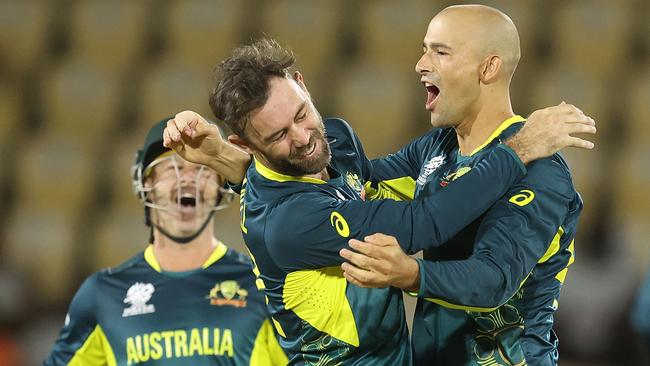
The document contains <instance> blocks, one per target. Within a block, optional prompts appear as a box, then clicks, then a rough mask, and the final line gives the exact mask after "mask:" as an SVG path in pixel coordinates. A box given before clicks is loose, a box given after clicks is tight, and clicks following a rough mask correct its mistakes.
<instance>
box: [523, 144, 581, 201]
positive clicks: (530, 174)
mask: <svg viewBox="0 0 650 366" xmlns="http://www.w3.org/2000/svg"><path fill="white" fill-rule="evenodd" d="M526 170H527V173H526V175H525V176H524V178H523V179H522V181H521V183H522V184H524V185H531V186H538V187H546V188H548V189H553V190H556V191H559V192H565V193H566V194H572V193H573V192H574V191H575V187H574V184H573V180H572V178H571V172H570V170H569V167H568V165H567V163H566V161H565V160H564V159H563V158H562V156H561V155H560V154H557V153H556V154H554V155H552V156H550V157H547V158H543V159H538V160H535V161H533V162H531V163H529V164H528V165H526Z"/></svg>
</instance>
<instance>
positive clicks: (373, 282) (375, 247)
mask: <svg viewBox="0 0 650 366" xmlns="http://www.w3.org/2000/svg"><path fill="white" fill-rule="evenodd" d="M349 243H350V247H351V248H352V249H354V251H352V250H349V249H341V251H340V252H339V254H340V255H341V257H343V258H345V259H346V260H347V262H345V263H343V264H342V265H341V268H342V269H343V276H345V278H346V279H347V280H348V281H349V282H351V283H353V284H355V285H357V286H361V287H372V288H379V287H388V286H393V287H398V288H401V289H404V290H408V291H418V290H419V287H420V269H419V267H418V264H417V261H416V260H415V259H413V258H411V257H409V256H408V255H407V254H406V253H404V251H403V250H402V248H401V247H400V246H399V243H398V242H397V239H395V238H394V237H392V236H389V235H384V234H379V233H377V234H373V235H370V236H366V237H365V238H364V241H360V240H356V239H351V240H350V241H349Z"/></svg>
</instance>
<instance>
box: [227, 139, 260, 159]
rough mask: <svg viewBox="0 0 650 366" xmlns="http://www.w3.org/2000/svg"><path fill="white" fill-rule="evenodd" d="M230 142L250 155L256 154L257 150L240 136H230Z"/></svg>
mask: <svg viewBox="0 0 650 366" xmlns="http://www.w3.org/2000/svg"><path fill="white" fill-rule="evenodd" d="M228 142H230V143H231V144H233V145H235V146H237V147H239V148H240V149H242V150H244V152H246V153H247V154H249V155H253V154H255V152H256V151H257V150H255V148H254V147H253V145H251V144H250V143H249V142H248V141H246V140H245V139H243V138H241V137H240V136H239V135H236V134H232V135H229V136H228Z"/></svg>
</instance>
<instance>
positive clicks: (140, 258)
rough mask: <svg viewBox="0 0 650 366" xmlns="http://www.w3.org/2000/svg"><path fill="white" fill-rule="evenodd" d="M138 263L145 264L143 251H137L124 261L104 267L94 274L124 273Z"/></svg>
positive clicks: (107, 275) (138, 264) (100, 275)
mask: <svg viewBox="0 0 650 366" xmlns="http://www.w3.org/2000/svg"><path fill="white" fill-rule="evenodd" d="M140 265H146V261H145V259H144V251H142V252H139V253H138V254H136V255H134V256H133V257H131V258H129V259H127V260H126V261H124V262H122V263H121V264H119V265H117V266H114V267H108V268H104V269H102V270H100V271H98V272H97V273H96V275H97V276H98V277H99V278H101V277H110V276H115V275H118V274H121V273H124V272H126V271H129V270H131V269H134V268H136V267H138V266H140Z"/></svg>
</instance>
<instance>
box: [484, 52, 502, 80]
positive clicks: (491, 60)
mask: <svg viewBox="0 0 650 366" xmlns="http://www.w3.org/2000/svg"><path fill="white" fill-rule="evenodd" d="M502 67H503V60H502V59H501V57H499V56H497V55H491V56H488V57H487V58H485V60H483V63H481V67H480V74H479V80H480V81H481V82H482V83H484V84H490V83H493V82H495V81H496V80H497V79H498V76H499V73H500V71H501V68H502Z"/></svg>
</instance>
